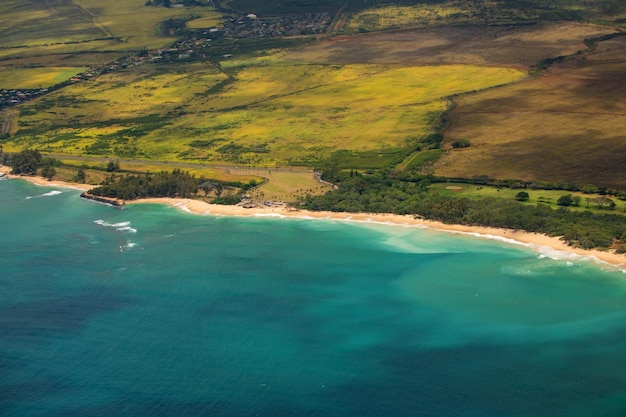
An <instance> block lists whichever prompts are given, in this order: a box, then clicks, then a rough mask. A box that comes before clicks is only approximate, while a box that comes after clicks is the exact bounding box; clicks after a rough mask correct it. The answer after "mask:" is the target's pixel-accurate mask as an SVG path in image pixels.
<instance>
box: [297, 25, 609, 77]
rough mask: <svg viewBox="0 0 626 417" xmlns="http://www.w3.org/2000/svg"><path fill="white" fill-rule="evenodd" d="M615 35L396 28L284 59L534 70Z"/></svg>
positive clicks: (596, 30)
mask: <svg viewBox="0 0 626 417" xmlns="http://www.w3.org/2000/svg"><path fill="white" fill-rule="evenodd" d="M611 32H613V30H612V29H610V28H607V27H603V26H594V25H584V24H579V23H554V24H541V25H533V26H504V27H490V26H484V27H481V26H460V27H438V28H423V29H413V30H398V31H393V32H383V33H373V34H364V35H354V36H338V37H334V38H331V39H329V40H324V41H320V42H318V43H315V44H311V45H308V46H306V47H304V48H301V49H299V50H297V51H295V52H292V53H290V54H288V55H287V56H285V59H292V60H299V61H306V62H325V63H343V64H350V63H370V64H403V65H440V64H459V63H462V64H471V65H487V66H520V67H530V66H533V65H536V64H537V63H538V62H540V61H541V60H542V59H545V58H549V57H556V56H561V55H569V54H573V53H575V52H576V51H578V50H581V49H584V48H585V44H584V39H585V38H590V37H596V36H599V35H602V34H606V33H611Z"/></svg>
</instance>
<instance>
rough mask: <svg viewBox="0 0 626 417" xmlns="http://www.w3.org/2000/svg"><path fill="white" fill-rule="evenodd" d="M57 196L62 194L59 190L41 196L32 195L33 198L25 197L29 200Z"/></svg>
mask: <svg viewBox="0 0 626 417" xmlns="http://www.w3.org/2000/svg"><path fill="white" fill-rule="evenodd" d="M59 194H63V192H62V191H59V190H53V191H49V192H47V193H44V194H41V195H34V196H30V197H26V199H27V200H30V199H31V198H40V197H52V196H55V195H59Z"/></svg>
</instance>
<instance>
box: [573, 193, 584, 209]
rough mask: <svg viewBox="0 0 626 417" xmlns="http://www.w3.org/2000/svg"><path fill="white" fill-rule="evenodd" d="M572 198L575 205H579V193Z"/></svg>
mask: <svg viewBox="0 0 626 417" xmlns="http://www.w3.org/2000/svg"><path fill="white" fill-rule="evenodd" d="M572 200H573V202H574V205H575V206H576V207H580V201H581V200H582V198H581V197H580V196H579V195H575V196H574V197H572Z"/></svg>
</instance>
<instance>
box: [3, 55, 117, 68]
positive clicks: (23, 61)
mask: <svg viewBox="0 0 626 417" xmlns="http://www.w3.org/2000/svg"><path fill="white" fill-rule="evenodd" d="M121 55H122V54H121V53H119V52H93V53H80V54H59V55H43V56H41V55H40V56H25V57H21V56H20V57H14V58H10V59H4V60H2V61H0V70H1V69H13V68H24V69H26V68H38V67H53V68H54V67H81V68H88V67H94V66H98V65H104V64H106V63H110V62H112V61H115V60H116V59H118V58H120V56H121Z"/></svg>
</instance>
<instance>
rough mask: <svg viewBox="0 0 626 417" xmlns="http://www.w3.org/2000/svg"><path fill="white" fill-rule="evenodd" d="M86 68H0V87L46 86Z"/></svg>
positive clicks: (61, 80)
mask: <svg viewBox="0 0 626 417" xmlns="http://www.w3.org/2000/svg"><path fill="white" fill-rule="evenodd" d="M86 69H87V68H84V67H83V68H75V67H65V68H64V67H48V68H20V69H12V70H9V69H0V88H5V89H13V88H16V89H21V88H27V89H28V88H30V89H35V88H46V87H51V86H53V85H55V84H58V83H60V82H63V81H67V80H68V79H70V78H71V77H73V76H74V75H76V74H79V73H81V72H83V71H84V70H86Z"/></svg>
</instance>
